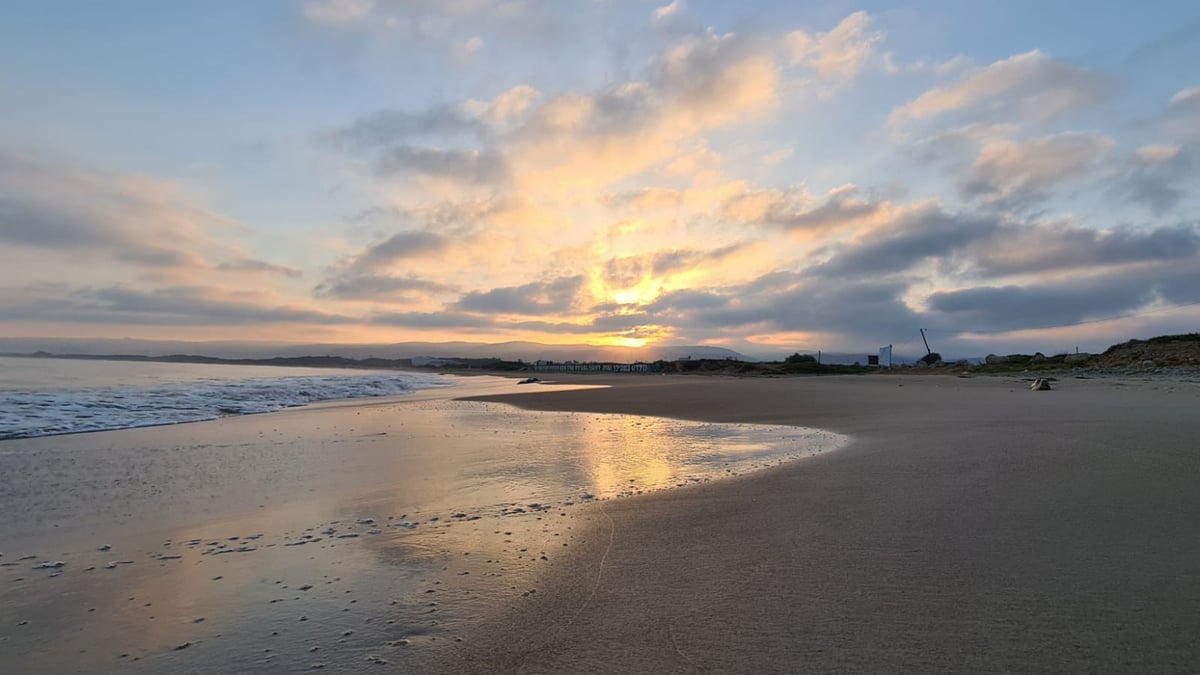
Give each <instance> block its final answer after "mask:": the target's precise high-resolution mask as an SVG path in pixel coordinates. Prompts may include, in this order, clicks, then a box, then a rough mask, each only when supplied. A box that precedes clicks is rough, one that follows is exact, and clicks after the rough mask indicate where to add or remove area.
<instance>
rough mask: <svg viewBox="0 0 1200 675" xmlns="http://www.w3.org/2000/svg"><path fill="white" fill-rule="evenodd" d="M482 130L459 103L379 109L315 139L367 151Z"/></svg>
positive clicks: (478, 133) (454, 136) (471, 115)
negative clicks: (411, 109) (412, 110)
mask: <svg viewBox="0 0 1200 675" xmlns="http://www.w3.org/2000/svg"><path fill="white" fill-rule="evenodd" d="M484 131H485V129H484V126H483V124H482V123H481V121H480V120H479V118H478V115H474V114H471V113H470V112H468V111H466V110H464V109H463V108H462V107H461V106H449V105H438V106H433V107H431V108H429V109H427V110H422V111H420V112H410V111H405V110H379V111H377V112H374V113H372V114H370V115H367V116H365V117H361V118H359V119H357V120H355V121H354V122H353V123H351V124H349V125H348V126H345V127H342V128H338V129H331V130H325V131H322V132H320V133H319V134H318V136H317V139H318V140H319V141H320V142H322V143H323V144H325V145H329V146H333V147H337V148H342V149H346V150H354V151H368V150H377V149H379V148H384V147H387V146H389V145H391V144H393V143H400V142H404V141H410V140H413V139H422V140H429V139H456V138H461V137H469V138H474V137H478V136H480V135H481V134H483V133H484Z"/></svg>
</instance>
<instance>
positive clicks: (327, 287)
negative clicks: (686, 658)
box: [314, 274, 457, 300]
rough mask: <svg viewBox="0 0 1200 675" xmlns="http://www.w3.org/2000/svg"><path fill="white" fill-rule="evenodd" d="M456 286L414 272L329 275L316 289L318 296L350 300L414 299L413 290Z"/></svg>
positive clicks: (449, 289)
mask: <svg viewBox="0 0 1200 675" xmlns="http://www.w3.org/2000/svg"><path fill="white" fill-rule="evenodd" d="M456 290H457V289H456V288H455V287H453V286H449V285H446V284H443V283H439V282H436V281H431V280H429V279H421V278H418V277H414V276H408V277H396V276H389V275H375V274H364V275H349V276H342V277H335V278H332V279H326V280H325V281H323V282H321V283H320V284H319V285H318V286H317V287H316V289H315V291H314V292H315V293H316V295H317V296H318V297H329V298H342V299H347V300H395V299H398V298H399V299H411V294H413V293H416V294H418V295H425V294H431V293H451V292H454V291H456Z"/></svg>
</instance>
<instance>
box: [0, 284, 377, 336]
mask: <svg viewBox="0 0 1200 675" xmlns="http://www.w3.org/2000/svg"><path fill="white" fill-rule="evenodd" d="M47 290H48V287H45V286H40V287H36V288H31V289H30V290H29V293H30V296H32V297H28V296H27V299H24V300H22V301H18V302H12V303H9V304H8V305H7V306H5V307H3V313H4V315H5V317H7V318H8V319H10V320H13V321H65V322H78V323H103V324H131V325H157V326H202V325H221V326H243V325H255V324H261V323H307V324H323V325H331V324H345V323H353V322H354V319H352V318H350V317H346V316H341V315H336V314H327V313H324V312H318V311H314V310H308V309H302V308H295V307H288V306H278V305H270V306H268V305H256V304H253V303H247V302H236V301H230V300H223V299H217V298H213V297H210V296H209V294H208V292H207V290H206V289H203V288H196V287H168V288H161V289H156V290H152V291H142V290H137V289H132V288H127V287H121V286H111V287H103V288H80V289H74V290H65V289H59V290H58V291H57V292H54V293H47Z"/></svg>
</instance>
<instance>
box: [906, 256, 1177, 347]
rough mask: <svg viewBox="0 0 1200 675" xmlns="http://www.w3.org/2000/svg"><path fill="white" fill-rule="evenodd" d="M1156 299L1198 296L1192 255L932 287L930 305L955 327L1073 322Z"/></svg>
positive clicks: (969, 328)
mask: <svg viewBox="0 0 1200 675" xmlns="http://www.w3.org/2000/svg"><path fill="white" fill-rule="evenodd" d="M1155 301H1165V302H1167V303H1170V304H1190V303H1195V302H1200V258H1197V257H1195V256H1193V257H1189V258H1182V259H1179V260H1171V261H1167V262H1162V263H1158V264H1153V265H1140V266H1137V267H1132V268H1126V269H1122V270H1115V271H1108V272H1105V273H1104V274H1093V275H1089V276H1079V275H1075V276H1072V277H1067V278H1060V279H1055V280H1050V281H1042V282H1034V283H1030V284H1027V285H1023V286H1017V285H1008V286H981V287H975V288H967V289H963V290H958V291H947V292H941V293H934V294H933V295H931V296H930V297H929V301H928V302H929V307H930V309H931V311H932V312H933V313H935V314H938V315H940V319H941V320H942V321H943V322H945V323H946V324H948V326H949V327H951V328H954V329H956V330H959V331H980V332H989V331H1005V330H1018V329H1029V328H1039V327H1051V326H1061V325H1071V324H1075V323H1079V322H1084V321H1091V320H1097V319H1107V318H1112V317H1114V316H1121V315H1126V314H1129V313H1133V312H1136V311H1138V310H1141V309H1142V308H1144V307H1146V306H1147V305H1148V304H1150V303H1152V302H1155Z"/></svg>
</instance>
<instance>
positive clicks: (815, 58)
mask: <svg viewBox="0 0 1200 675" xmlns="http://www.w3.org/2000/svg"><path fill="white" fill-rule="evenodd" d="M870 23H871V17H870V16H869V15H868V14H867V13H866V12H855V13H853V14H851V15H849V16H847V17H846V18H844V19H842V21H841V22H840V23H839V24H838V25H837V26H835V27H834V28H833V29H832V30H830V31H829V32H827V33H817V34H816V35H812V34H810V33H806V32H805V31H802V30H798V31H792V32H791V33H788V34H786V35H784V37H783V43H784V46H785V47H786V49H787V50H788V52H789V56H790V58H791V62H792V64H793V65H800V66H803V67H805V68H808V69H810V70H812V71H813V72H814V73H816V74H817V76H818V77H820V78H821V79H823V80H843V81H844V80H850V79H853V78H854V77H855V76H857V75H858V74H859V72H861V71H862V69H863V67H864V66H865V65H866V64H867V62H868V61H869V59H870V58H871V55H872V53H873V51H874V49H875V45H877V44H878V43H879V42H881V41H882V40H883V33H879V32H868V31H867V27H868V26H869V25H870Z"/></svg>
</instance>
